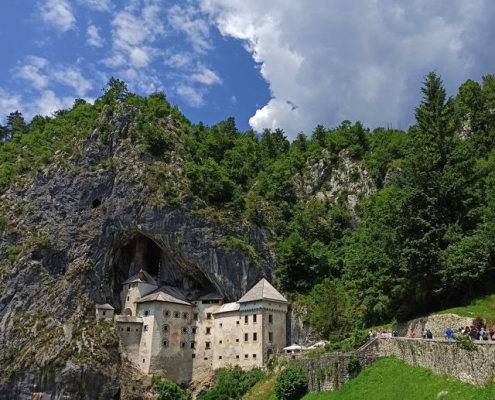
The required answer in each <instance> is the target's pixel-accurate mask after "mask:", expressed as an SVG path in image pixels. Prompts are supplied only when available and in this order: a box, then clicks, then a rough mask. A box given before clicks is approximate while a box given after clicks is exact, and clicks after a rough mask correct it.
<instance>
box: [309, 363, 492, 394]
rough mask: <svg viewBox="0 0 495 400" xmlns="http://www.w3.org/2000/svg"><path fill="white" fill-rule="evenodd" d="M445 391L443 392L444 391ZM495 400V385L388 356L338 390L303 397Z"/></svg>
mask: <svg viewBox="0 0 495 400" xmlns="http://www.w3.org/2000/svg"><path fill="white" fill-rule="evenodd" d="M442 393H443V394H442ZM437 398H440V399H445V400H447V399H476V400H493V399H495V385H491V386H490V387H486V388H480V387H477V386H473V385H468V384H466V383H462V382H460V381H458V380H455V379H452V378H448V377H445V376H440V375H435V374H434V373H433V372H431V371H430V370H428V369H426V368H419V367H411V366H409V365H406V364H404V363H403V362H402V361H400V360H398V359H396V358H392V357H387V358H382V359H380V360H378V361H377V362H376V363H375V364H374V365H373V366H372V367H371V368H369V369H366V370H364V371H363V372H361V373H360V374H359V375H358V377H356V378H355V379H353V380H351V381H350V382H349V383H348V384H346V385H345V386H344V387H343V388H342V389H340V390H339V391H336V392H326V393H311V394H308V395H306V396H305V397H304V398H303V400H341V399H345V400H353V399H355V400H361V399H366V400H390V399H401V400H416V399H418V400H420V399H421V400H424V399H437Z"/></svg>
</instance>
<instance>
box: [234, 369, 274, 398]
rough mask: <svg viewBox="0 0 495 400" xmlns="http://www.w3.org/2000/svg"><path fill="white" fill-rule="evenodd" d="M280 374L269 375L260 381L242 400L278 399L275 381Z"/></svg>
mask: <svg viewBox="0 0 495 400" xmlns="http://www.w3.org/2000/svg"><path fill="white" fill-rule="evenodd" d="M277 376H278V375H272V376H269V377H268V378H267V379H264V380H262V381H261V382H258V383H257V384H256V385H254V386H253V387H252V388H251V390H250V391H249V392H247V393H246V394H245V395H244V397H243V398H242V400H277V398H276V397H275V381H276V380H277Z"/></svg>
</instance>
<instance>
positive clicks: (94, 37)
mask: <svg viewBox="0 0 495 400" xmlns="http://www.w3.org/2000/svg"><path fill="white" fill-rule="evenodd" d="M86 38H87V40H88V43H89V45H90V46H93V47H103V44H104V40H103V38H102V37H101V36H100V32H99V29H98V28H97V27H96V26H94V25H89V26H88V30H87V31H86Z"/></svg>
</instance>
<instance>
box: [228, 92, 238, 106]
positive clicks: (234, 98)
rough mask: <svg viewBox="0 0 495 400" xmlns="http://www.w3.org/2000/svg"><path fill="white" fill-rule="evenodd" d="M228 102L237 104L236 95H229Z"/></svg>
mask: <svg viewBox="0 0 495 400" xmlns="http://www.w3.org/2000/svg"><path fill="white" fill-rule="evenodd" d="M229 101H230V104H232V105H233V106H235V105H236V104H237V97H236V96H235V95H232V96H231V97H230V100H229Z"/></svg>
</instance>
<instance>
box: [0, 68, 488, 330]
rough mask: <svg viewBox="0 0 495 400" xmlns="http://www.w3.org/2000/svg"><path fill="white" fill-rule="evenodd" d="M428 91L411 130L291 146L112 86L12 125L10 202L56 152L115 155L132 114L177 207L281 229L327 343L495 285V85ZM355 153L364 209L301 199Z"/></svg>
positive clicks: (293, 295)
mask: <svg viewBox="0 0 495 400" xmlns="http://www.w3.org/2000/svg"><path fill="white" fill-rule="evenodd" d="M418 86H420V85H418ZM418 90H421V93H422V100H421V102H420V103H419V104H418V106H417V108H416V109H415V110H414V112H415V124H414V125H412V126H411V127H409V128H408V130H407V131H403V130H399V129H393V128H384V127H383V128H375V129H372V130H371V129H369V128H367V127H365V126H363V124H362V123H360V122H359V121H356V122H351V121H343V122H341V123H340V124H339V125H337V126H335V127H330V128H329V127H324V126H322V125H318V126H316V127H315V128H314V130H313V132H306V133H300V134H299V135H298V136H297V138H296V139H295V140H294V141H293V142H290V141H289V140H288V139H287V137H286V136H285V133H284V132H283V131H282V130H280V129H273V130H270V129H266V130H264V131H263V132H262V133H260V134H256V133H255V132H253V131H247V132H239V130H238V129H237V127H236V123H235V120H234V118H228V119H227V120H225V121H222V122H220V123H218V124H216V125H214V126H205V125H204V124H202V123H199V124H193V123H191V122H190V121H189V120H188V119H187V118H186V117H185V116H184V115H182V113H181V112H180V110H179V108H178V107H177V106H172V105H171V104H170V103H169V102H168V100H167V98H166V95H165V94H164V93H161V92H160V93H153V94H151V95H149V96H148V97H142V96H138V95H136V94H133V93H130V92H129V91H128V89H127V87H126V85H125V83H124V82H122V81H120V80H118V79H114V78H112V79H111V80H110V81H109V83H108V87H107V88H106V89H105V91H104V93H103V95H102V96H101V97H100V98H99V99H97V100H96V101H95V102H94V104H90V103H87V102H86V101H84V100H82V99H78V100H76V101H75V102H74V105H73V107H72V108H71V109H68V110H59V111H57V112H56V113H54V115H53V116H51V117H43V116H36V117H34V118H33V119H32V120H31V121H30V122H26V121H25V120H24V117H23V115H22V113H21V112H19V111H14V112H12V113H11V114H10V115H9V116H7V119H6V122H7V123H6V125H5V126H0V195H1V194H2V193H4V192H5V191H6V190H8V188H10V187H11V186H12V185H15V184H17V183H18V182H19V180H21V179H24V178H25V177H26V176H32V174H35V173H36V172H37V171H40V170H41V169H42V168H43V167H44V166H45V165H49V164H50V163H51V161H52V158H53V155H54V154H55V153H56V152H59V151H62V152H64V154H67V157H68V158H70V156H71V154H73V152H74V151H75V150H74V148H75V146H73V143H74V140H84V139H85V138H86V137H88V136H89V135H90V134H91V133H92V132H94V131H95V129H96V130H97V131H98V132H99V135H100V139H101V143H102V145H105V144H106V143H107V142H108V140H109V139H108V138H109V135H110V133H111V129H112V127H111V126H109V125H108V124H107V122H106V121H107V120H108V119H106V118H104V116H109V115H112V114H114V113H118V112H119V111H118V110H119V109H121V107H122V106H125V107H127V109H130V110H133V111H132V112H133V118H134V120H133V127H132V129H130V131H129V136H130V139H131V140H132V143H133V145H134V146H135V148H136V151H137V152H139V154H141V156H142V157H143V158H147V159H150V160H153V162H154V163H153V167H152V168H151V167H150V171H149V180H148V181H147V184H148V185H150V186H151V187H153V188H154V190H156V191H157V192H160V198H161V199H162V201H164V202H166V204H167V205H168V206H175V207H179V206H181V205H182V204H184V203H185V202H188V204H191V205H192V207H193V208H194V209H196V210H207V211H208V213H210V214H214V215H215V216H217V217H218V219H219V220H221V219H222V218H223V219H228V220H229V221H235V223H236V224H238V225H242V224H243V223H248V222H250V223H253V224H256V225H258V226H260V227H262V228H264V229H266V230H267V231H268V232H270V234H271V237H272V238H273V242H272V243H271V246H272V248H273V251H274V252H275V254H276V259H277V269H276V271H275V273H274V274H275V276H274V278H275V279H274V284H275V285H276V286H277V287H278V288H279V289H280V290H282V291H283V292H284V293H285V294H287V296H289V297H290V299H291V300H292V301H293V302H294V304H302V305H304V306H305V307H306V309H307V311H308V312H307V319H308V321H309V322H310V323H311V324H312V325H313V327H314V329H315V330H316V331H317V332H318V333H320V334H321V335H322V336H328V335H329V334H331V333H342V332H345V331H348V330H350V329H354V328H362V327H363V326H371V325H373V324H380V323H385V322H389V321H392V320H394V319H395V320H399V321H400V320H405V319H408V318H411V317H414V316H419V315H424V314H427V313H430V312H432V311H436V310H441V309H445V308H447V307H451V306H455V305H459V304H462V303H463V302H466V301H469V300H471V299H472V298H474V297H477V296H480V295H482V294H485V293H491V292H493V288H494V287H495V286H494V284H495V260H494V257H493V256H494V248H495V247H494V246H495V245H494V243H495V168H494V167H495V75H489V76H485V77H483V78H482V81H481V83H478V82H475V81H473V80H468V81H466V82H465V83H464V84H462V85H461V86H460V87H459V89H458V93H457V94H455V95H453V96H451V97H449V96H448V95H447V93H446V89H445V87H444V85H443V82H442V80H441V77H440V76H439V75H437V74H436V73H434V72H431V73H429V74H427V75H426V76H425V78H424V81H423V82H422V84H421V86H420V87H419V88H418ZM102 116H103V117H102ZM170 121H173V126H174V127H175V130H174V134H171V132H170V130H169V129H168V127H169V126H170V124H171V122H170ZM343 154H345V156H346V157H348V158H349V159H351V160H352V161H353V162H356V163H360V165H363V166H364V168H365V169H366V171H367V173H368V176H369V178H370V180H371V181H372V183H373V187H374V188H375V190H373V191H372V192H371V193H368V194H367V195H366V196H364V197H363V198H362V199H360V201H359V204H358V206H357V207H356V208H355V209H350V208H349V207H348V206H347V204H346V202H345V201H344V197H345V196H344V195H345V188H342V189H341V190H342V196H341V197H339V196H337V197H336V198H335V199H333V200H329V199H323V200H322V199H320V198H316V197H315V196H311V195H307V194H302V193H300V191H298V186H297V185H296V183H295V177H296V176H297V175H298V174H301V173H302V172H301V171H303V170H304V169H305V168H307V166H308V165H311V164H312V163H317V162H318V161H320V160H323V162H325V163H328V164H329V165H330V166H331V167H332V168H334V169H338V168H339V165H340V164H341V163H342V155H343ZM174 163H176V164H180V170H181V171H183V174H182V175H181V178H180V180H179V179H177V180H175V181H171V180H170V179H168V178H167V177H166V175H165V174H164V173H163V171H161V167H160V165H162V166H163V168H165V166H166V165H171V164H172V165H173V164H174ZM356 179H360V177H359V176H356ZM1 226H2V216H0V228H1ZM237 240H238V241H240V242H242V240H240V239H237ZM241 244H242V243H241Z"/></svg>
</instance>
